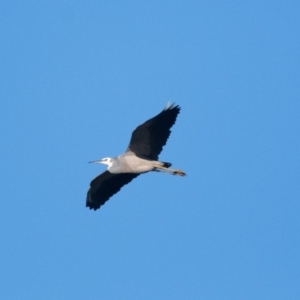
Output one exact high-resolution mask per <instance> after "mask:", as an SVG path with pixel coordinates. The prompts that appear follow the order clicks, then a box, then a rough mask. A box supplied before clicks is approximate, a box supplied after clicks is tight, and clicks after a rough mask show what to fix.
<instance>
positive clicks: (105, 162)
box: [90, 157, 113, 166]
mask: <svg viewBox="0 0 300 300" xmlns="http://www.w3.org/2000/svg"><path fill="white" fill-rule="evenodd" d="M90 163H94V164H103V165H108V166H111V165H112V163H113V158H111V157H104V158H102V159H99V160H94V161H90Z"/></svg>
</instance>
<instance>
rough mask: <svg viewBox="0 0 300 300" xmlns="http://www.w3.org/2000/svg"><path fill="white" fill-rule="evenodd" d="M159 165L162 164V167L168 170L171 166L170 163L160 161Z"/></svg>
mask: <svg viewBox="0 0 300 300" xmlns="http://www.w3.org/2000/svg"><path fill="white" fill-rule="evenodd" d="M161 163H162V164H163V165H162V166H163V167H164V168H170V167H171V166H172V164H171V163H168V162H164V161H161Z"/></svg>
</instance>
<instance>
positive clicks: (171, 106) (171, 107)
mask: <svg viewBox="0 0 300 300" xmlns="http://www.w3.org/2000/svg"><path fill="white" fill-rule="evenodd" d="M173 108H178V109H180V106H179V105H176V102H174V103H171V101H168V103H167V105H166V106H165V108H164V110H170V109H173Z"/></svg>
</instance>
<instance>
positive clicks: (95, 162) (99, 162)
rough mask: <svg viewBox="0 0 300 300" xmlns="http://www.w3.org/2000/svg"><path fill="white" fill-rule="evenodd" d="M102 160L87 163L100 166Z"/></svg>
mask: <svg viewBox="0 0 300 300" xmlns="http://www.w3.org/2000/svg"><path fill="white" fill-rule="evenodd" d="M101 162H102V159H98V160H92V161H89V164H101Z"/></svg>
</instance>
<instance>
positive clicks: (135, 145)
mask: <svg viewBox="0 0 300 300" xmlns="http://www.w3.org/2000/svg"><path fill="white" fill-rule="evenodd" d="M179 112H180V107H179V106H178V105H176V106H175V103H173V104H172V105H167V106H166V108H165V109H164V110H163V111H162V112H161V113H159V114H158V115H157V116H155V117H154V118H152V119H150V120H148V121H146V122H145V123H143V124H142V125H140V126H138V127H137V128H136V129H135V130H134V131H133V133H132V136H131V140H130V143H129V146H128V149H127V151H132V152H134V153H135V155H137V156H139V157H143V158H148V159H153V160H158V155H159V154H160V152H161V151H162V148H163V146H164V145H165V144H166V143H167V140H168V138H169V136H170V133H171V130H170V128H171V127H172V126H173V125H174V123H175V121H176V118H177V115H178V114H179Z"/></svg>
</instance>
